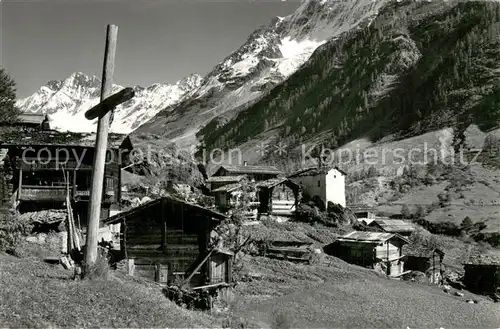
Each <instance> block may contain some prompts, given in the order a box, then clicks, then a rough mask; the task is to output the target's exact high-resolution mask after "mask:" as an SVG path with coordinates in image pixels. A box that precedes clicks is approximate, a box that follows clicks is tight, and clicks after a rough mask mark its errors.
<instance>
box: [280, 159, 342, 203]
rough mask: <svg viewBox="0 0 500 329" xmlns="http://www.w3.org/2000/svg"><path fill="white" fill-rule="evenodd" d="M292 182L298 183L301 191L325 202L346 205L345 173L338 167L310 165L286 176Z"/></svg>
mask: <svg viewBox="0 0 500 329" xmlns="http://www.w3.org/2000/svg"><path fill="white" fill-rule="evenodd" d="M288 178H289V179H292V180H293V181H294V182H296V183H297V184H299V185H300V186H301V187H302V189H303V193H304V194H307V195H309V197H311V198H313V197H315V196H317V197H319V198H321V200H322V201H323V202H325V206H327V205H328V202H332V203H336V204H339V205H341V206H342V207H345V206H346V197H345V178H346V173H345V172H344V171H342V170H340V169H339V168H338V167H334V168H328V167H311V168H306V169H302V170H299V171H298V172H296V173H294V174H292V175H290V176H288Z"/></svg>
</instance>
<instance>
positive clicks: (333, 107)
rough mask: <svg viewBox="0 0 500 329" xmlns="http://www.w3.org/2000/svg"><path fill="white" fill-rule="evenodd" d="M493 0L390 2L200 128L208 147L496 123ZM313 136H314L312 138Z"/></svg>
mask: <svg viewBox="0 0 500 329" xmlns="http://www.w3.org/2000/svg"><path fill="white" fill-rule="evenodd" d="M499 37H500V4H499V3H498V2H489V1H488V2H483V1H477V2H476V1H474V2H461V1H460V2H459V1H449V2H443V1H439V2H420V1H417V2H415V1H410V0H407V1H400V2H396V1H394V2H390V3H387V4H385V5H384V6H382V7H380V8H379V11H378V13H377V14H376V17H375V18H374V20H373V21H372V23H371V24H369V25H367V26H364V27H362V28H359V29H351V30H349V31H346V32H345V33H342V34H341V35H340V36H339V37H338V38H335V39H333V40H330V41H328V42H327V43H326V44H324V45H323V46H321V47H320V49H318V50H317V51H316V52H315V53H314V54H313V55H312V57H311V59H310V60H309V61H307V62H306V64H304V65H303V66H302V67H301V68H300V69H299V70H298V72H296V73H295V74H293V75H292V76H291V77H290V78H289V79H287V80H286V81H285V82H284V83H282V84H280V85H279V86H277V87H276V88H274V89H273V90H272V91H271V92H270V93H269V94H268V95H266V96H265V97H263V98H262V99H261V100H260V101H259V102H257V103H256V104H254V105H253V106H250V107H249V108H248V109H247V110H245V111H242V112H241V113H240V114H239V115H238V116H236V117H234V118H233V119H232V120H229V121H228V122H225V123H224V124H223V125H222V124H221V123H220V121H218V120H213V121H212V122H210V123H209V124H208V125H207V126H206V127H205V128H204V129H202V130H201V131H200V133H199V137H201V138H202V139H203V141H204V142H205V145H206V146H207V148H208V149H212V148H215V147H222V148H228V147H234V146H239V145H242V144H244V143H245V142H247V141H249V140H254V141H260V140H262V139H264V138H265V137H264V136H265V135H266V134H267V135H268V134H269V132H271V131H273V134H276V132H277V133H278V134H279V135H280V138H281V140H283V141H285V142H286V143H287V144H288V145H292V146H293V145H295V146H297V145H299V144H300V143H301V142H303V141H305V140H310V139H313V138H315V139H316V140H317V141H320V142H322V143H323V144H324V145H327V146H331V147H337V146H339V145H342V144H344V143H347V142H350V141H352V140H355V139H358V138H367V139H368V140H370V141H371V142H373V141H378V140H382V138H385V139H387V138H388V136H392V138H396V139H398V138H403V137H409V136H416V135H419V134H422V133H425V132H429V131H433V130H439V129H441V128H445V127H454V128H456V129H455V137H457V142H458V143H460V138H461V134H462V133H463V131H464V130H465V129H466V127H468V126H469V125H470V124H472V123H475V124H477V125H478V126H479V128H481V129H482V130H489V129H492V128H495V127H497V126H498V125H499V119H500V112H499V110H498V109H499V108H500V107H499V102H500V96H499V95H500V89H499V87H498V86H499V83H498V82H499V78H500V75H499V74H498V73H499V70H500V66H499V64H498V63H499V59H500V47H499V46H500V43H499V41H500V39H499ZM318 139H319V140H318Z"/></svg>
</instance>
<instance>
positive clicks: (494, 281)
mask: <svg viewBox="0 0 500 329" xmlns="http://www.w3.org/2000/svg"><path fill="white" fill-rule="evenodd" d="M464 268H465V275H464V279H463V283H464V284H465V286H466V287H467V289H468V290H470V291H472V292H475V293H480V294H485V295H495V294H496V295H497V296H500V257H499V256H489V255H481V256H478V257H474V258H472V259H470V260H469V261H468V262H466V263H465V264H464Z"/></svg>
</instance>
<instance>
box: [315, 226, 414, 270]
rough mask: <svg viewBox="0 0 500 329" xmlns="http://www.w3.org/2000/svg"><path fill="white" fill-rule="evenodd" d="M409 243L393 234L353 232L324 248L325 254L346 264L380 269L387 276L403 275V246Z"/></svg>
mask: <svg viewBox="0 0 500 329" xmlns="http://www.w3.org/2000/svg"><path fill="white" fill-rule="evenodd" d="M408 243H409V241H408V240H407V239H406V238H404V237H402V236H400V235H399V234H393V233H379V232H360V231H354V232H351V233H349V234H347V235H344V236H342V237H340V238H338V239H337V240H336V241H334V242H333V243H332V244H330V245H328V246H326V247H325V248H324V249H325V252H326V253H327V254H329V255H332V256H335V257H338V258H341V259H343V260H345V261H346V262H348V263H351V264H355V265H360V266H364V267H369V268H380V269H381V270H383V271H384V272H385V273H386V274H387V275H390V276H399V275H400V274H402V273H403V268H404V262H403V258H404V256H403V246H404V245H405V244H408Z"/></svg>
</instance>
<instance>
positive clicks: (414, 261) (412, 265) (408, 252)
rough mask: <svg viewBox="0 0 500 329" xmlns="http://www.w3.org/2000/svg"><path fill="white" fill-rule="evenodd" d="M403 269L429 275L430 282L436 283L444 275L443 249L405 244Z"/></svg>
mask: <svg viewBox="0 0 500 329" xmlns="http://www.w3.org/2000/svg"><path fill="white" fill-rule="evenodd" d="M403 252H404V255H405V257H404V271H405V272H406V271H419V272H423V273H425V274H426V275H427V276H428V277H430V281H431V283H434V284H438V283H439V282H441V279H442V278H443V275H444V267H443V259H444V251H442V250H441V249H438V248H422V247H418V246H415V245H412V244H408V245H405V246H404V248H403Z"/></svg>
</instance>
